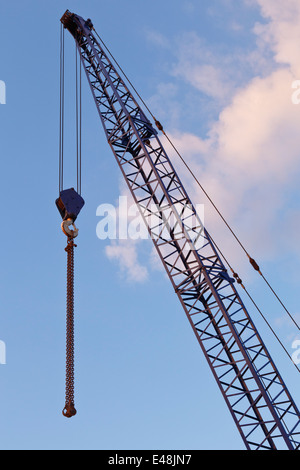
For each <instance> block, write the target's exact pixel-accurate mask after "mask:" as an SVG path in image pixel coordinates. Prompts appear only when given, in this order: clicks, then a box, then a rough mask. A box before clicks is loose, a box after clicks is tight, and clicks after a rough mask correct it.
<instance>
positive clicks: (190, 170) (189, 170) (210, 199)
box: [93, 28, 300, 330]
mask: <svg viewBox="0 0 300 470" xmlns="http://www.w3.org/2000/svg"><path fill="white" fill-rule="evenodd" d="M93 30H94V32H95V34H96V35H97V37H98V39H99V41H100V42H101V43H102V45H103V47H104V48H105V49H106V51H107V52H108V54H109V55H110V57H111V58H112V60H113V61H114V62H115V64H116V65H117V67H118V68H119V70H120V71H121V73H122V74H123V76H124V77H125V79H126V80H127V81H128V83H129V84H130V86H131V88H132V89H133V90H134V92H135V93H136V95H137V96H138V98H139V99H140V100H141V102H142V103H143V105H144V106H145V108H146V109H147V110H148V112H149V113H150V115H151V116H152V118H153V120H154V122H155V125H156V127H157V128H158V129H159V130H160V131H161V132H162V133H163V135H164V136H165V137H166V139H167V141H168V142H169V144H170V145H171V146H172V148H173V150H174V151H175V152H176V154H177V155H178V157H179V158H180V160H181V161H182V163H183V164H184V166H185V167H186V169H187V170H188V172H189V173H190V175H191V176H192V178H193V179H194V180H195V182H196V183H197V185H198V186H199V187H200V189H201V190H202V192H203V193H204V194H205V196H206V197H207V199H208V200H209V202H210V203H211V205H212V207H213V208H214V209H215V211H216V212H217V214H218V215H219V217H220V218H221V220H222V221H223V222H224V224H225V225H226V227H227V228H228V230H229V231H230V233H231V234H232V236H233V237H234V238H235V240H236V241H237V243H238V244H239V246H240V247H241V249H242V250H243V251H244V253H245V254H246V256H247V257H248V260H249V262H250V264H251V266H252V267H253V269H254V270H255V271H257V272H258V273H259V274H260V276H261V277H262V279H263V280H264V282H265V283H266V284H267V286H268V287H269V289H270V290H271V292H272V293H273V294H274V296H275V297H276V299H277V300H278V301H279V303H280V304H281V306H282V307H283V308H284V310H285V312H286V313H287V314H288V316H289V317H290V319H291V320H292V322H293V323H294V325H295V326H296V327H297V328H298V330H300V326H299V325H298V323H297V322H296V320H295V318H294V317H293V316H292V314H291V313H290V312H289V310H288V309H287V307H286V306H285V305H284V303H283V301H282V300H281V299H280V297H279V295H278V294H277V293H276V292H275V290H274V289H273V287H272V286H271V285H270V283H269V282H268V280H267V279H266V277H265V276H264V275H263V273H262V272H261V269H260V267H259V266H258V264H257V263H256V261H255V259H253V258H252V257H251V256H250V255H249V253H248V251H247V250H246V248H245V246H244V245H243V243H242V242H241V240H240V239H239V237H238V236H237V235H236V233H235V232H234V230H233V229H232V228H231V226H230V225H229V223H228V222H227V220H226V219H225V217H224V216H223V214H222V213H221V211H220V210H219V209H218V207H217V206H216V204H215V203H214V201H213V200H212V198H211V197H210V195H209V194H208V193H207V191H206V190H205V188H204V187H203V185H202V184H201V183H200V181H199V180H198V178H197V177H196V175H195V173H194V172H193V171H192V169H191V168H190V166H189V165H188V164H187V163H186V161H185V160H184V158H183V156H182V155H181V154H180V152H179V151H178V149H177V148H176V147H175V145H174V144H173V142H172V141H171V139H170V138H169V136H168V135H167V134H166V132H165V130H164V128H163V126H162V124H161V123H160V122H159V121H158V120H157V119H156V118H155V116H154V114H153V113H152V111H151V110H150V108H149V107H148V105H147V104H146V103H145V101H144V100H143V98H142V97H141V95H140V94H139V92H138V91H137V89H136V88H135V86H134V85H133V83H132V82H131V80H130V79H129V78H128V76H127V75H126V73H125V72H124V70H123V69H122V67H121V66H120V64H119V63H118V61H117V60H116V59H115V58H114V56H113V55H112V53H111V52H110V50H109V49H108V47H107V46H106V45H105V43H104V42H103V40H102V39H101V37H100V36H99V34H98V33H97V32H96V30H95V29H94V28H93Z"/></svg>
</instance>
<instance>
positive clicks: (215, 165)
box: [107, 0, 300, 279]
mask: <svg viewBox="0 0 300 470" xmlns="http://www.w3.org/2000/svg"><path fill="white" fill-rule="evenodd" d="M256 2H257V4H258V5H259V6H260V8H261V13H262V17H263V18H264V22H261V23H260V24H258V23H257V24H256V25H255V28H254V32H255V34H256V37H257V47H256V49H254V50H253V51H251V52H248V53H247V57H246V58H244V62H243V60H242V59H241V57H240V52H238V55H237V56H236V57H235V55H234V53H233V54H232V56H228V57H224V58H223V59H222V61H221V62H220V63H219V64H218V57H217V56H214V55H213V53H212V51H211V50H209V49H208V48H207V47H204V44H203V41H201V40H200V39H199V38H198V37H197V35H195V33H189V34H187V35H185V41H183V42H182V45H181V48H180V49H179V54H178V57H177V62H176V64H174V66H173V68H172V70H170V74H171V75H173V77H174V76H176V77H180V78H183V79H184V80H186V81H188V83H189V84H190V85H192V86H193V87H194V88H195V90H198V91H201V93H204V94H206V95H208V96H210V97H212V98H213V99H216V100H221V93H220V94H219V89H221V88H220V87H221V85H222V92H223V93H224V89H225V91H226V90H227V95H226V100H227V101H226V103H225V104H224V103H223V105H222V106H223V107H222V109H221V110H220V113H219V116H218V118H217V119H216V120H215V121H214V122H213V123H211V124H210V128H209V132H208V134H207V136H205V137H203V138H201V137H199V136H196V135H194V134H192V133H186V132H185V133H182V132H179V131H175V130H173V131H172V132H168V134H169V136H170V137H171V139H172V141H173V142H174V144H175V146H176V147H177V148H178V149H179V151H180V153H181V154H182V155H183V156H184V158H185V159H186V160H187V161H188V163H189V164H190V165H191V167H192V170H193V171H194V173H195V174H197V176H198V178H199V179H200V181H201V183H202V184H203V186H204V187H205V189H206V190H207V192H208V193H209V194H210V195H211V196H212V197H213V200H214V202H215V203H216V205H217V206H218V207H219V208H220V209H221V211H222V213H223V214H224V215H225V217H226V219H227V220H228V221H229V223H230V224H231V225H232V226H233V228H234V229H235V231H236V232H237V233H238V235H239V236H240V238H241V239H242V241H243V242H244V243H245V245H247V248H248V249H249V250H250V252H251V253H254V254H255V255H258V258H259V259H261V260H266V259H272V258H274V256H275V255H277V253H279V252H281V253H282V251H284V250H286V251H288V250H289V251H292V252H293V254H296V255H299V256H300V253H299V246H298V243H295V244H288V243H286V239H285V236H286V235H285V231H284V230H282V223H283V222H284V221H286V222H287V223H288V222H289V221H290V220H291V218H290V216H288V215H285V216H284V217H282V211H285V210H286V211H287V212H288V210H287V204H288V200H287V198H288V197H289V194H291V193H292V192H293V191H297V189H298V180H297V175H298V177H299V173H300V159H299V149H300V133H299V122H300V105H299V106H297V105H293V104H292V101H291V96H292V92H293V90H292V82H293V81H294V80H296V79H300V48H299V44H300V2H299V1H298V0H297V1H296V0H287V1H286V2H285V3H284V6H283V5H282V2H281V1H279V0H256ZM235 58H236V59H237V60H236V62H235ZM246 59H247V60H250V61H251V67H250V68H249V69H248V71H249V70H250V69H251V71H252V75H249V76H248V80H247V81H243V82H242V83H238V81H237V80H234V79H233V80H232V77H234V75H235V74H234V72H235V70H236V71H237V76H239V71H238V69H239V66H241V64H242V63H245V60H246ZM233 66H234V68H233V69H232V67H233ZM254 72H256V73H254ZM177 86H178V85H177ZM224 86H225V88H224ZM226 87H227V88H226ZM165 89H168V90H169V91H172V93H173V95H172V93H171V95H170V96H169V99H170V102H171V101H172V99H174V100H175V99H176V93H175V91H176V90H175V88H170V87H167V85H165ZM195 93H196V91H195ZM169 109H171V107H170V106H169ZM175 109H176V113H177V115H176V121H178V113H179V111H180V108H178V107H177V106H176V107H175ZM204 118H205V116H204ZM170 122H172V120H171V121H170ZM166 148H167V150H170V148H169V146H168V145H167V144H166ZM173 154H174V152H173ZM170 155H172V151H171V150H170ZM174 158H175V157H174ZM175 161H176V162H178V160H176V159H175ZM176 167H178V169H179V174H180V176H181V178H182V179H183V181H184V183H185V184H187V187H188V189H189V193H190V194H191V196H192V199H193V200H194V201H195V203H202V202H203V201H205V197H204V196H203V194H202V192H201V191H200V190H199V187H198V186H197V185H196V184H195V182H194V181H193V180H192V179H191V176H190V175H188V174H187V172H186V169H185V167H184V166H182V165H181V164H180V162H179V163H177V164H176ZM295 212H296V213H298V209H295V210H294V213H295ZM289 213H290V212H289ZM205 217H206V221H207V220H208V221H209V224H210V225H209V226H208V230H209V231H211V233H214V234H216V238H217V241H218V242H219V241H220V244H222V248H224V252H225V253H226V254H227V253H230V254H231V255H232V257H233V259H234V261H235V260H237V259H238V258H240V252H239V253H237V252H238V250H237V246H236V245H235V248H233V245H232V243H231V242H230V241H227V238H228V237H227V238H225V237H224V236H223V235H224V233H225V232H224V226H223V225H222V223H221V222H220V220H219V219H218V217H217V216H216V214H215V213H214V211H213V210H212V209H211V207H210V206H209V204H207V205H206V215H205ZM280 217H281V218H280ZM297 227H298V224H294V232H295V231H296V230H297ZM292 229H293V227H291V230H292ZM226 230H227V229H226ZM226 230H225V231H226ZM294 232H293V231H292V233H291V238H292V239H296V235H297V236H298V234H296V232H295V233H294ZM135 249H136V245H135V248H133V245H128V253H127V254H126V253H125V251H122V250H125V247H124V246H121V245H120V246H119V247H117V246H112V247H108V250H107V254H108V255H109V256H110V257H112V258H113V257H116V256H118V257H119V259H120V265H121V266H122V268H123V269H125V268H126V269H127V270H128V272H129V275H130V276H131V277H132V278H133V277H134V275H133V271H134V269H135V268H134V265H136V266H137V268H136V271H137V273H138V272H139V270H140V268H141V266H140V265H139V264H138V263H137V253H136V252H135ZM137 277H139V278H140V279H142V278H144V279H145V278H146V274H145V271H143V269H142V271H141V273H140V275H137Z"/></svg>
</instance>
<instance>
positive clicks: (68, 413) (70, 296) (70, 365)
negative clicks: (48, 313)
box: [63, 237, 77, 418]
mask: <svg viewBox="0 0 300 470" xmlns="http://www.w3.org/2000/svg"><path fill="white" fill-rule="evenodd" d="M76 246H77V245H75V243H74V240H73V238H72V237H68V244H67V246H66V248H65V251H66V252H67V319H66V328H67V332H66V403H65V407H64V409H63V415H64V416H65V417H66V418H71V417H72V416H75V415H76V413H77V412H76V409H75V405H74V247H76Z"/></svg>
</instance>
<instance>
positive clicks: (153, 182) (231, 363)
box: [61, 11, 300, 450]
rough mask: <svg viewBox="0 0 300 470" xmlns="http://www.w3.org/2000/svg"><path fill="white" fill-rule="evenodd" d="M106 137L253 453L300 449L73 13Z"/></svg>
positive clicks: (114, 80) (242, 319) (87, 29)
mask: <svg viewBox="0 0 300 470" xmlns="http://www.w3.org/2000/svg"><path fill="white" fill-rule="evenodd" d="M61 22H62V23H63V25H64V27H65V28H66V29H68V30H69V31H70V33H71V34H72V35H73V37H74V38H75V41H76V44H77V47H78V50H79V52H80V56H81V61H82V65H83V68H84V70H85V72H86V76H87V79H88V82H89V85H90V88H91V91H92V94H93V97H94V100H95V103H96V107H97V109H98V112H99V116H100V119H101V122H102V125H103V128H104V131H105V134H106V137H107V141H108V143H109V145H110V147H111V149H112V151H113V154H114V155H115V158H116V160H117V162H118V165H119V167H120V169H121V172H122V174H123V176H124V179H125V181H126V182H127V185H128V188H129V189H130V192H131V194H132V196H133V198H134V201H135V203H136V204H137V206H138V207H139V209H140V212H141V214H142V217H143V219H144V221H145V223H146V226H147V227H148V231H149V234H150V236H151V239H152V240H153V243H154V245H155V247H156V249H157V252H158V254H159V257H160V259H161V261H162V263H163V265H164V267H165V270H166V272H167V274H168V276H169V278H170V281H171V283H172V285H173V288H174V290H175V292H176V294H177V296H178V298H179V300H180V303H181V305H182V307H183V310H184V311H185V313H186V316H187V318H188V320H189V322H190V324H191V327H192V329H193V331H194V333H195V335H196V338H197V340H198V342H199V344H200V346H201V349H202V351H203V353H204V355H205V357H206V360H207V362H208V364H209V366H210V368H211V371H212V373H213V375H214V377H215V379H216V382H217V384H218V386H219V388H220V390H221V393H222V395H223V397H224V399H225V401H226V403H227V405H228V408H229V410H230V412H231V414H232V417H233V419H234V421H235V424H236V426H237V428H238V430H239V432H240V434H241V437H242V439H243V441H244V443H245V446H246V448H247V449H249V450H250V449H251V450H252V449H253V450H257V449H270V450H275V449H289V450H295V449H298V448H299V447H300V413H299V410H298V408H297V406H296V404H295V402H294V401H293V399H292V397H291V395H290V393H289V391H288V389H287V387H286V385H285V383H284V381H283V379H282V377H281V375H280V373H279V371H278V370H277V368H276V365H275V364H274V362H273V360H272V358H271V356H270V354H269V352H268V350H267V348H266V346H265V344H264V342H263V340H262V338H261V337H260V334H259V332H258V331H257V329H256V327H255V325H254V323H253V321H252V319H251V317H250V315H249V313H248V312H247V310H246V308H245V306H244V304H243V302H242V300H241V298H240V296H239V294H238V292H237V290H236V287H235V280H234V279H232V278H231V277H230V276H229V274H228V272H227V270H226V268H225V266H224V264H223V262H222V259H221V257H220V255H219V254H218V251H217V249H216V247H215V246H214V243H213V242H212V239H211V237H210V236H209V234H208V232H207V231H206V229H205V228H204V227H203V225H202V223H201V220H200V218H199V216H198V214H197V212H196V210H195V208H194V206H193V204H192V202H191V200H190V199H189V196H188V194H187V192H186V191H185V189H184V187H183V185H182V183H181V181H180V179H179V177H178V175H177V173H176V171H175V169H174V167H173V165H172V163H171V161H170V159H169V157H168V155H167V153H166V151H165V149H164V147H163V145H162V143H161V141H160V139H159V137H158V133H157V131H156V130H155V128H154V127H153V125H152V123H151V122H150V120H149V119H148V118H147V117H146V114H145V112H144V111H143V110H142V109H141V107H140V105H139V104H138V101H137V100H136V99H135V98H134V96H133V95H132V93H131V91H130V90H129V88H128V86H127V85H126V83H125V81H124V80H123V79H122V78H121V76H120V74H119V73H118V72H117V70H116V68H115V66H114V65H113V63H112V62H111V61H110V59H109V57H108V55H107V54H106V53H105V51H104V49H103V47H102V46H101V44H100V41H99V40H97V38H96V35H95V34H94V28H93V25H92V23H91V21H90V20H87V21H85V20H84V19H83V18H81V17H80V16H78V15H75V14H73V13H70V12H69V11H67V12H66V13H65V14H64V15H63V17H62V19H61Z"/></svg>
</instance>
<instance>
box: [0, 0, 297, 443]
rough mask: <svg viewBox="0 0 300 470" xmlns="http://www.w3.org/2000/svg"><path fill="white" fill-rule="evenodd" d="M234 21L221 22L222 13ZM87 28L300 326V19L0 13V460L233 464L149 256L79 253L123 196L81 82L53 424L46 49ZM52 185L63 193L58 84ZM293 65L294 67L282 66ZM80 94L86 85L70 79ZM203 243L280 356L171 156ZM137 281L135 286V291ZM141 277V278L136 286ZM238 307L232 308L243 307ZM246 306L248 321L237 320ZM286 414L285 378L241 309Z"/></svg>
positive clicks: (60, 275) (60, 4) (221, 234)
mask: <svg viewBox="0 0 300 470" xmlns="http://www.w3.org/2000/svg"><path fill="white" fill-rule="evenodd" d="M237 4H238V5H237ZM67 8H68V9H70V10H71V11H74V12H75V13H77V14H79V15H81V16H82V17H84V18H88V17H90V18H91V19H92V20H93V23H94V25H95V28H96V30H97V32H98V33H99V35H100V36H101V37H102V39H103V40H104V42H105V43H106V44H107V46H108V47H109V48H110V50H111V51H112V52H113V54H114V56H115V57H116V58H117V60H118V61H119V62H120V64H121V65H122V67H123V68H124V70H125V71H126V73H127V74H128V76H129V77H130V78H131V79H132V81H133V83H134V84H135V86H136V88H137V89H138V90H139V92H140V94H141V95H142V96H143V98H144V99H145V101H146V102H147V104H148V105H149V106H150V107H151V109H152V111H153V113H154V114H155V115H156V116H157V118H158V119H160V120H161V121H162V122H163V123H164V127H165V129H166V131H167V132H168V134H169V135H170V136H171V137H172V139H173V140H174V142H175V144H176V145H177V146H178V148H179V149H180V151H181V152H182V154H184V155H185V158H186V159H187V161H188V162H189V164H190V165H191V166H192V168H193V169H194V170H195V172H196V173H197V175H198V176H199V178H200V180H201V182H202V183H203V185H204V187H206V189H207V190H208V192H209V193H210V194H211V196H212V197H213V199H214V200H215V202H216V203H217V205H218V206H219V207H220V209H221V210H222V211H223V212H224V214H225V215H226V217H227V218H228V220H229V221H230V223H231V224H232V226H233V227H234V229H235V231H236V232H237V233H238V234H239V236H240V237H241V238H242V240H243V242H244V244H245V245H246V246H247V248H248V249H249V251H250V252H251V254H253V256H255V257H256V259H257V261H258V262H259V264H260V265H261V268H262V270H263V272H264V274H265V275H266V277H267V278H268V279H269V280H270V282H271V284H272V285H273V286H274V288H275V289H276V290H278V292H279V293H280V295H281V297H282V298H283V299H284V301H285V303H286V304H287V306H288V308H289V310H290V311H291V312H292V314H293V315H295V318H297V319H298V320H299V317H300V309H299V302H298V289H299V288H298V286H299V281H300V276H299V269H298V267H299V263H300V251H299V243H298V242H299V235H298V234H299V229H300V224H299V220H300V218H299V216H300V205H299V186H298V181H299V170H300V165H299V150H298V149H299V148H300V146H299V144H300V138H299V129H298V126H299V113H300V107H297V106H296V105H293V104H292V102H291V99H290V98H291V93H292V82H293V80H297V79H300V70H299V67H300V66H299V64H300V57H299V55H300V52H299V50H298V49H297V47H295V44H296V45H297V44H298V45H299V40H298V39H299V38H298V35H299V30H300V28H299V23H300V9H299V5H298V4H297V2H296V1H294V0H288V1H287V2H286V8H285V11H284V13H282V12H281V8H280V2H279V1H278V0H272V1H271V0H244V1H240V2H236V1H230V0H227V1H225V0H210V1H202V2H198V1H196V0H187V1H185V0H172V1H171V0H166V1H164V2H161V1H160V2H158V1H157V0H153V1H152V2H151V3H149V2H141V1H140V0H128V1H127V2H124V1H121V0H117V1H115V2H114V6H113V8H112V6H111V4H110V3H105V2H101V3H100V2H97V1H92V0H86V1H85V2H82V1H73V0H69V1H68V2H65V1H61V0H60V1H56V0H54V1H52V2H51V3H50V2H45V1H36V0H31V1H30V0H29V1H27V2H21V1H14V0H12V1H11V2H5V3H4V2H2V4H1V6H0V14H1V19H2V23H1V32H0V35H1V63H0V80H3V81H4V82H5V83H6V104H5V105H0V122H1V140H0V148H1V164H2V168H1V176H0V178H1V191H2V232H1V234H2V243H1V246H0V251H1V260H2V262H1V267H2V268H1V315H0V340H1V341H4V342H5V344H6V353H7V358H6V362H7V363H6V365H0V384H1V393H0V397H1V400H0V416H1V419H0V442H1V448H2V449H240V448H241V449H243V444H242V442H241V439H240V437H239V435H238V432H237V430H236V429H235V426H234V423H233V421H232V418H231V417H230V415H229V411H228V410H227V408H226V405H225V403H224V402H223V399H222V397H221V394H220V392H219V391H218V389H217V386H216V384H215V382H214V379H213V377H212V375H211V372H210V370H209V369H208V366H207V365H206V363H205V360H204V357H203V356H202V354H201V351H200V348H199V346H198V344H197V341H196V339H195V338H194V334H193V332H192V331H191V329H190V326H189V325H188V322H187V320H186V318H185V315H184V313H183V311H182V310H181V307H180V305H179V303H178V300H177V298H176V297H175V295H174V294H173V292H172V289H171V286H170V285H169V281H168V280H167V279H166V277H165V275H164V273H163V272H162V271H161V269H160V268H159V266H158V265H157V263H156V261H154V262H153V256H152V251H151V250H152V247H151V245H150V243H151V242H150V241H143V242H139V243H133V242H132V241H128V243H127V244H126V243H124V242H118V241H117V242H116V243H110V242H109V241H108V240H105V241H101V240H99V239H98V238H97V236H96V226H97V223H98V221H99V218H97V216H96V210H97V207H98V206H99V205H100V204H102V203H110V204H116V203H117V201H118V198H119V195H121V194H124V193H125V190H124V187H123V183H122V180H121V175H120V173H119V169H118V167H117V165H116V163H115V161H114V158H113V155H112V153H111V151H110V149H109V147H108V145H107V144H106V142H105V138H104V134H103V131H102V127H101V125H100V121H99V117H98V115H97V112H96V109H95V105H94V103H93V100H92V97H91V94H90V90H89V89H88V87H87V83H86V82H85V80H84V81H83V169H82V178H83V179H82V195H83V197H84V199H85V201H86V205H85V207H84V209H83V211H82V213H81V214H80V216H79V218H78V227H79V230H80V232H79V237H78V240H77V245H78V247H77V248H76V252H75V273H76V278H75V283H76V296H75V306H76V308H75V311H76V390H75V398H76V407H77V410H78V415H77V416H76V417H75V418H73V419H72V420H66V419H65V418H63V417H62V414H61V410H62V408H63V406H64V373H65V370H64V369H65V364H64V357H65V344H64V342H65V290H66V281H65V278H66V269H65V268H66V259H65V252H64V247H65V244H66V239H65V236H64V235H63V234H62V232H61V229H60V222H61V221H60V217H59V214H58V211H57V209H56V207H55V204H54V201H55V199H56V197H57V191H58V131H59V125H58V123H59V32H60V18H61V16H62V14H63V13H64V11H65V10H66V9H67ZM66 54H67V61H68V64H69V65H68V67H69V68H70V73H68V74H67V79H68V80H69V82H68V83H70V85H68V87H69V88H68V91H67V98H68V100H67V102H68V104H69V106H68V109H67V111H66V114H67V117H66V119H67V123H68V124H67V125H66V142H67V145H66V153H65V155H66V161H67V164H66V185H67V186H68V185H70V186H72V185H74V184H75V181H74V180H73V179H72V177H73V175H74V171H73V170H74V162H75V137H74V130H75V127H74V100H73V99H72V90H73V88H72V86H73V85H72V74H73V72H72V70H73V69H72V67H73V61H74V44H73V41H72V40H71V38H69V37H68V36H66ZM298 59H299V60H298ZM83 78H85V77H83ZM172 159H174V164H175V165H176V166H177V167H178V171H180V174H181V176H182V179H183V180H184V182H186V184H187V185H188V187H189V190H190V193H191V196H192V198H193V201H195V203H204V204H205V222H206V225H207V228H208V229H209V231H210V232H211V233H213V235H214V237H215V238H216V240H217V241H218V243H219V244H220V246H222V247H223V248H224V251H225V252H226V254H228V257H229V258H230V260H232V262H233V264H234V265H235V266H236V269H237V270H238V271H239V272H240V273H241V275H242V277H243V279H244V280H245V283H247V286H248V287H249V290H250V291H251V293H252V294H253V296H254V297H255V299H256V300H257V302H258V303H259V304H260V306H261V308H262V310H263V311H264V312H265V313H266V315H267V317H268V319H269V321H270V323H271V324H272V326H273V327H274V329H276V331H277V333H278V335H279V336H280V337H281V339H282V341H283V342H284V344H285V346H286V348H287V349H288V351H289V352H290V354H292V353H293V349H292V343H293V341H294V340H295V339H297V337H298V336H297V330H296V331H295V328H293V327H292V326H291V324H290V322H289V321H288V320H287V318H286V316H285V314H284V312H283V311H282V309H281V307H280V305H279V304H278V302H276V301H275V300H274V298H273V297H272V296H271V295H270V292H269V290H268V289H267V288H266V286H265V285H264V284H263V283H262V282H261V280H260V279H257V277H256V275H255V273H253V272H252V271H251V269H250V268H249V267H248V264H247V260H245V258H244V256H243V253H242V252H241V250H240V249H239V247H238V246H237V245H236V243H235V242H234V241H233V240H232V239H231V238H230V235H229V233H228V231H227V230H226V229H225V228H224V226H223V225H222V224H221V223H220V221H219V219H218V218H217V217H216V215H215V214H214V212H213V211H212V210H211V208H210V207H209V204H208V203H207V201H206V200H205V198H204V196H203V194H201V192H200V191H199V189H198V188H197V187H196V186H195V185H194V183H193V181H191V179H190V177H189V175H188V174H186V172H185V171H184V169H183V168H181V166H180V164H179V162H178V161H177V160H176V157H175V156H172ZM138 269H143V272H144V273H145V275H144V276H142V278H140V279H139V278H138V277H137V276H135V275H134V273H135V272H137V271H138ZM138 272H140V271H138ZM247 305H248V304H247ZM249 307H251V306H249ZM250 310H251V315H252V316H253V319H254V322H255V323H256V324H257V326H258V328H259V331H260V333H261V335H262V337H263V339H264V340H265V342H266V344H267V346H268V348H269V349H270V351H271V354H272V355H273V357H274V360H275V362H276V364H277V365H278V368H279V370H280V371H282V373H283V376H284V379H285V380H286V382H287V384H288V387H289V389H290V391H291V393H292V395H293V396H294V398H295V400H296V401H297V399H298V395H299V374H298V373H297V370H296V369H295V367H294V365H293V364H291V363H290V361H289V359H288V358H286V356H285V354H284V352H283V350H282V349H281V348H280V346H279V345H278V343H277V342H276V341H275V340H274V338H273V336H272V334H270V332H269V330H268V329H267V327H266V326H265V324H264V322H263V321H262V320H261V319H260V317H259V316H258V315H257V313H256V312H255V311H253V309H252V307H251V308H250Z"/></svg>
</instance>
